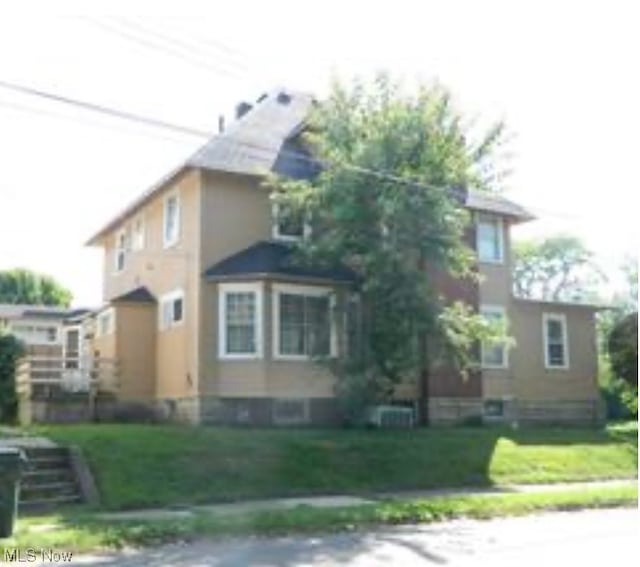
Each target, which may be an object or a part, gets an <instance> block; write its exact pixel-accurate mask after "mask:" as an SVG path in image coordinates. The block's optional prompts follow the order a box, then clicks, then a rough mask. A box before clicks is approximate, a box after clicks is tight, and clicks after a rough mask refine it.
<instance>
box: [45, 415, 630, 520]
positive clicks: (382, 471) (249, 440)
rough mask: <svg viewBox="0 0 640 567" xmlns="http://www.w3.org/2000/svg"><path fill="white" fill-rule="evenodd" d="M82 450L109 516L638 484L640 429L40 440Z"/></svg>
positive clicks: (66, 430) (92, 431)
mask: <svg viewBox="0 0 640 567" xmlns="http://www.w3.org/2000/svg"><path fill="white" fill-rule="evenodd" d="M36 431H37V433H38V434H44V435H47V436H49V437H51V438H52V439H55V440H57V441H59V442H61V443H65V444H75V445H78V446H80V447H81V448H82V450H83V452H84V454H85V456H86V458H87V459H88V461H89V463H90V465H91V468H92V470H93V472H94V475H95V477H96V480H97V483H98V486H99V489H100V492H101V495H102V499H103V500H102V503H103V507H104V508H106V509H126V508H138V507H149V506H167V505H180V504H190V503H205V502H218V501H230V500H240V499H250V498H269V497H277V496H293V495H303V494H307V495H309V494H339V493H352V494H366V493H371V492H376V491H391V490H407V489H427V488H440V487H456V486H465V485H473V486H488V485H491V484H509V483H542V482H560V481H581V480H593V479H606V478H623V477H634V476H636V474H637V446H638V445H637V426H635V427H634V426H626V427H617V428H609V429H607V430H599V431H598V430H585V429H567V428H564V429H523V430H517V431H513V430H510V429H506V428H466V429H465V428H456V429H420V430H413V431H353V430H351V431H349V430H274V429H226V428H206V427H202V428H191V427H179V426H165V425H163V426H157V425H156V426H154V425H106V424H105V425H68V426H43V427H38V428H37V429H36Z"/></svg>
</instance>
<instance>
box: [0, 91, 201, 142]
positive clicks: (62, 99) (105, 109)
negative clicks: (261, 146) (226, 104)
mask: <svg viewBox="0 0 640 567" xmlns="http://www.w3.org/2000/svg"><path fill="white" fill-rule="evenodd" d="M0 87H2V88H4V89H8V90H11V91H14V92H18V93H21V94H24V95H29V96H34V97H38V98H43V99H46V100H49V101H52V102H57V103H60V104H65V105H68V106H75V107H78V108H81V109H83V110H88V111H91V112H98V113H100V114H104V115H107V116H112V117H114V118H118V119H120V120H128V121H132V122H137V123H139V124H144V125H145V126H150V127H152V128H162V129H165V130H172V131H174V132H179V133H181V134H187V135H189V136H197V137H199V138H203V137H204V138H208V137H210V136H211V134H210V133H209V132H205V131H204V130H198V129H197V128H189V127H186V126H180V125H178V124H173V123H171V122H167V121H165V120H158V119H157V118H150V117H148V116H142V115H140V114H135V113H133V112H128V111H125V110H120V109H117V108H113V107H109V106H104V105H101V104H97V103H93V102H87V101H84V100H79V99H75V98H71V97H68V96H64V95H59V94H57V93H52V92H48V91H43V90H40V89H36V88H33V87H29V86H26V85H21V84H18V83H12V82H9V81H4V80H2V79H0Z"/></svg>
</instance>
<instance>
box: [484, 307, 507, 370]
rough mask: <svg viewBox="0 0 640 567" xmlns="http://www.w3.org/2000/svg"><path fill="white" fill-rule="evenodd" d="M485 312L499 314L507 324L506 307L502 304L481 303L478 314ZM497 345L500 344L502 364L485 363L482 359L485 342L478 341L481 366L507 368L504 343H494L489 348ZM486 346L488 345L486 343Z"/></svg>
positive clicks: (489, 368)
mask: <svg viewBox="0 0 640 567" xmlns="http://www.w3.org/2000/svg"><path fill="white" fill-rule="evenodd" d="M485 313H487V314H488V313H491V314H500V316H501V317H502V319H503V321H504V323H505V325H508V319H507V309H506V307H505V306H504V305H481V306H480V314H481V315H484V314H485ZM498 346H502V364H492V363H487V362H485V360H484V354H485V348H486V347H485V344H484V341H481V342H480V363H481V365H482V368H486V369H487V370H492V369H496V370H498V369H506V368H509V349H508V348H507V345H506V344H503V345H494V346H492V347H491V348H496V347H498ZM487 347H488V345H487Z"/></svg>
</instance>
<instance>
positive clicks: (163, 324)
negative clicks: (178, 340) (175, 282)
mask: <svg viewBox="0 0 640 567" xmlns="http://www.w3.org/2000/svg"><path fill="white" fill-rule="evenodd" d="M178 299H180V300H182V317H181V318H180V320H178V321H174V320H173V303H174V302H175V301H176V300H178ZM167 304H171V310H172V311H171V313H172V316H171V319H172V320H171V321H168V322H167V321H165V320H164V309H165V305H167ZM185 317H186V311H185V300H184V290H182V289H174V290H173V291H170V292H169V293H165V294H163V295H161V296H160V299H159V302H158V328H159V329H160V330H161V331H165V330H167V329H173V328H174V327H179V326H180V325H182V324H184V320H185Z"/></svg>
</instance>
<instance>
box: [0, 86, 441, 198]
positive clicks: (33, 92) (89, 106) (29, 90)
mask: <svg viewBox="0 0 640 567" xmlns="http://www.w3.org/2000/svg"><path fill="white" fill-rule="evenodd" d="M0 87H2V88H5V89H8V90H12V91H15V92H19V93H21V94H26V95H30V96H35V97H39V98H44V99H47V100H50V101H53V102H58V103H61V104H66V105H70V106H76V107H78V108H82V109H83V110H89V111H91V112H99V113H101V114H106V115H108V116H113V117H115V118H119V119H121V120H129V121H133V122H137V123H139V124H144V125H145V126H151V127H154V128H162V129H167V130H171V131H174V132H179V133H183V134H188V135H190V136H196V137H200V138H207V139H210V138H211V137H212V134H211V133H210V132H206V131H204V130H199V129H197V128H191V127H188V126H181V125H179V124H175V123H171V122H166V121H164V120H158V119H155V118H150V117H147V116H142V115H139V114H135V113H133V112H128V111H123V110H119V109H116V108H112V107H107V106H103V105H100V104H96V103H92V102H86V101H82V100H78V99H73V98H70V97H67V96H64V95H59V94H56V93H52V92H48V91H43V90H40V89H36V88H33V87H29V86H26V85H20V84H17V83H12V82H9V81H5V80H2V79H0ZM218 142H219V143H224V144H229V145H232V146H240V147H244V148H248V149H253V150H257V151H261V152H264V151H268V152H271V151H273V148H269V147H266V146H260V145H258V144H250V143H248V142H243V141H240V140H231V139H229V138H225V137H220V138H218ZM250 155H251V154H250ZM258 155H259V154H253V156H254V157H257V156H258ZM280 155H282V156H283V157H290V158H292V159H297V160H301V161H306V162H308V163H312V164H314V165H323V162H322V161H321V160H319V159H317V158H314V157H311V156H309V155H306V154H303V153H301V152H295V151H292V150H282V149H281V150H280ZM343 167H344V168H345V169H347V170H349V171H353V172H356V173H361V174H364V175H370V176H372V177H376V178H378V179H383V180H387V181H393V182H395V183H401V184H404V185H411V186H415V187H422V188H425V189H433V190H438V191H440V190H443V189H448V188H447V187H443V186H437V185H429V184H426V183H423V182H422V181H419V180H411V179H406V178H402V177H398V176H396V175H393V174H392V173H389V172H385V171H379V170H374V169H370V168H366V167H362V166H357V165H352V164H343Z"/></svg>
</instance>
